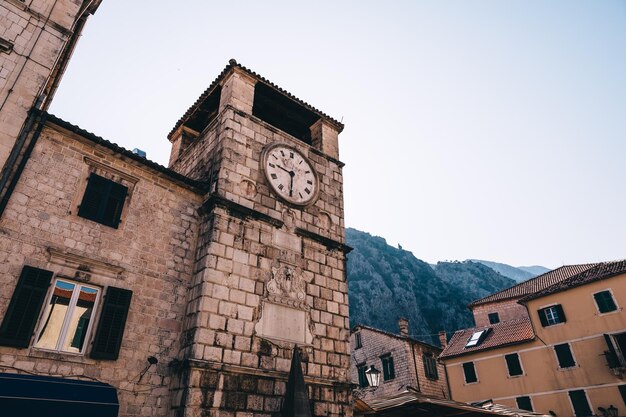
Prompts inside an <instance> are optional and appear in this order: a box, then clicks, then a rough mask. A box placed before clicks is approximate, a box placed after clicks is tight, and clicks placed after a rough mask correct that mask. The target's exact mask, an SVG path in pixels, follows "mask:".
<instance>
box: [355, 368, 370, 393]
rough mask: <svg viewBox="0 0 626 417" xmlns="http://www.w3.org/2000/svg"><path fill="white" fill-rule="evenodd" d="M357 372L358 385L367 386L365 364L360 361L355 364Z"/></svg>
mask: <svg viewBox="0 0 626 417" xmlns="http://www.w3.org/2000/svg"><path fill="white" fill-rule="evenodd" d="M356 369H357V371H358V373H359V385H360V386H361V387H363V388H364V387H367V386H368V385H369V384H368V383H367V377H366V376H365V371H366V370H367V365H366V364H364V363H362V364H360V365H357V367H356Z"/></svg>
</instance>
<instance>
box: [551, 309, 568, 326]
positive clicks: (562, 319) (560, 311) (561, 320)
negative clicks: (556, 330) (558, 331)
mask: <svg viewBox="0 0 626 417" xmlns="http://www.w3.org/2000/svg"><path fill="white" fill-rule="evenodd" d="M554 308H555V309H556V314H557V316H559V323H565V322H566V321H567V319H566V318H565V312H564V311H563V306H562V305H561V304H557V305H555V306H554Z"/></svg>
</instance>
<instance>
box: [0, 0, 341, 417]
mask: <svg viewBox="0 0 626 417" xmlns="http://www.w3.org/2000/svg"><path fill="white" fill-rule="evenodd" d="M5 3H6V2H5ZM9 3H10V5H12V6H15V5H18V6H19V4H18V3H20V2H17V1H15V2H13V1H9ZM14 3H15V4H14ZM33 3H35V2H33ZM63 3H64V2H62V1H60V2H59V3H58V4H63ZM78 3H80V2H78ZM75 4H77V3H76V2H72V5H75ZM22 5H23V7H26V5H24V4H22ZM2 6H4V3H3V4H2ZM57 7H58V6H57ZM68 7H69V6H68ZM31 114H32V115H33V117H34V119H33V123H32V125H29V124H26V125H25V127H24V129H23V130H22V131H21V132H22V133H23V134H24V135H25V136H24V137H25V138H26V139H27V140H26V141H25V142H24V143H26V144H29V145H28V146H26V148H27V149H24V148H20V149H18V147H19V146H22V145H21V144H19V143H16V144H15V145H13V148H12V151H11V152H13V151H15V150H16V149H17V151H15V152H16V155H17V157H16V158H15V159H10V160H9V162H8V163H7V172H11V173H12V174H11V175H12V176H11V177H10V178H9V180H8V181H7V182H6V187H5V189H4V190H5V194H4V195H5V197H6V204H5V205H4V206H3V207H0V317H1V318H2V323H1V324H0V407H2V410H3V414H4V415H38V416H46V415H64V416H74V415H81V416H84V415H94V416H99V415H117V414H118V408H119V415H123V416H183V415H184V416H200V415H212V416H247V417H251V416H270V415H276V413H278V412H279V411H280V409H281V404H282V400H283V396H284V394H285V390H286V382H287V375H288V372H289V367H290V362H291V358H292V353H293V349H294V346H295V345H298V346H299V347H300V349H301V352H302V361H303V372H304V378H305V381H306V382H307V384H308V387H309V388H308V389H309V397H310V399H311V410H312V413H313V415H315V416H333V417H339V416H340V415H341V416H351V415H352V407H351V389H350V375H349V357H350V356H349V322H348V297H347V283H346V277H345V270H344V266H345V253H346V252H347V251H348V250H349V248H348V247H347V246H346V245H345V239H344V223H343V195H342V168H343V164H342V163H341V162H340V161H339V154H338V134H339V133H340V132H341V130H342V129H343V125H342V124H341V123H339V122H337V121H336V120H334V119H332V118H331V117H329V116H327V115H325V114H324V113H322V112H320V111H319V110H317V109H315V108H314V107H312V106H310V105H309V104H307V103H305V102H303V101H301V100H299V99H297V98H295V97H294V96H292V95H291V94H290V93H288V92H286V91H284V90H282V89H281V88H279V87H278V86H276V85H274V84H273V83H271V82H270V81H268V80H266V79H265V78H263V77H261V76H260V75H258V74H256V73H254V72H252V71H251V70H249V69H247V68H245V67H243V66H241V65H239V64H238V63H236V62H235V61H234V60H231V62H230V63H229V64H228V65H227V66H226V68H225V69H224V71H223V72H222V73H221V74H220V75H219V76H218V77H217V78H216V80H215V81H214V82H213V83H212V84H211V86H209V88H208V89H207V90H206V91H205V92H204V93H203V94H202V95H201V96H200V98H199V99H198V100H197V101H196V102H195V103H194V104H193V105H192V106H191V107H190V108H189V110H188V111H187V112H186V113H185V114H184V115H183V116H182V117H181V119H180V120H179V121H178V122H177V124H176V125H175V126H174V128H173V129H172V132H171V133H170V135H169V140H170V142H171V143H172V153H171V158H170V166H169V167H167V168H166V167H163V166H160V165H158V164H156V163H154V162H151V161H149V160H147V159H145V158H144V157H142V156H140V155H137V154H134V153H132V152H130V151H128V150H126V149H123V148H121V147H119V146H117V145H115V144H113V143H111V142H108V141H106V140H105V139H103V138H100V137H98V136H96V135H94V134H92V133H90V132H88V131H85V130H83V129H81V128H79V127H77V126H74V125H72V124H70V123H68V122H66V121H63V120H61V119H59V118H57V117H55V116H53V115H50V114H48V113H46V112H45V111H42V110H38V109H32V110H31ZM12 132H13V131H12ZM22 133H20V134H22ZM12 134H13V135H15V132H13V133H12ZM18 142H19V141H18ZM61 380H62V382H63V384H62V385H59V384H58V383H59V382H61ZM48 384H56V385H54V386H55V387H67V389H54V390H53V389H50V387H51V386H52V385H48ZM26 397H28V398H29V399H26ZM34 398H36V399H37V400H36V401H35V400H33V399H34ZM57 407H63V409H62V410H61V409H59V408H57Z"/></svg>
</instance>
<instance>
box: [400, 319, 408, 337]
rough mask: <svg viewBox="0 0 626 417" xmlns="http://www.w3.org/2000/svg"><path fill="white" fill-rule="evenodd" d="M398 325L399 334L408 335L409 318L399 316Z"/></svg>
mask: <svg viewBox="0 0 626 417" xmlns="http://www.w3.org/2000/svg"><path fill="white" fill-rule="evenodd" d="M398 327H399V328H400V335H402V336H408V335H409V320H408V319H405V318H404V317H400V318H399V319H398Z"/></svg>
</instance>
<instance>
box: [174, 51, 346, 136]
mask: <svg viewBox="0 0 626 417" xmlns="http://www.w3.org/2000/svg"><path fill="white" fill-rule="evenodd" d="M235 67H236V68H239V69H241V70H242V71H244V72H245V73H246V74H248V75H250V76H251V77H253V78H256V79H257V80H259V81H261V82H262V83H263V84H265V85H267V86H269V87H271V88H273V89H274V90H276V91H278V92H280V93H281V94H282V95H284V96H286V97H288V98H290V99H291V100H293V101H295V102H297V103H299V104H300V105H302V106H304V107H305V108H307V109H308V110H310V111H312V112H313V113H316V114H317V115H318V116H320V117H321V118H322V119H326V120H327V121H329V122H330V123H332V124H334V125H335V126H336V127H337V128H338V129H339V132H341V131H342V130H343V127H344V126H343V123H341V122H339V121H337V120H335V119H333V118H332V117H330V116H328V115H327V114H325V113H323V112H322V111H320V110H318V109H316V108H315V107H313V106H311V105H310V104H308V103H306V102H304V101H302V100H300V99H299V98H297V97H296V96H294V95H293V94H291V93H290V92H288V91H286V90H283V89H282V88H280V87H279V86H277V85H276V84H274V83H273V82H271V81H269V80H268V79H266V78H264V77H262V76H261V75H259V74H257V73H256V72H254V71H252V70H250V69H248V68H246V67H244V66H243V65H241V64H239V63H237V61H235V60H234V59H231V60H230V61H228V65H226V67H225V68H224V70H223V71H222V72H221V73H220V75H218V76H217V78H216V79H215V80H213V82H212V83H211V85H209V87H208V88H207V89H206V90H204V92H203V93H202V94H201V95H200V97H198V99H197V100H196V102H195V103H193V105H192V106H191V107H189V109H187V111H186V112H185V114H183V116H182V117H181V118H180V119H178V121H177V122H176V124H175V125H174V127H173V128H172V130H171V131H170V133H169V134H168V135H167V137H168V138H171V136H172V134H173V133H174V132H175V131H176V129H178V128H179V127H180V125H182V124H183V123H185V120H187V118H188V117H189V116H191V115H192V113H193V112H194V111H195V110H196V109H197V108H198V107H199V106H200V104H202V102H203V101H204V100H205V99H206V98H207V97H208V96H209V95H211V93H212V92H213V89H214V88H215V87H217V86H218V85H219V83H220V82H221V81H222V80H223V79H224V77H225V76H226V74H228V73H229V72H230V70H231V69H233V68H235Z"/></svg>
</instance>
